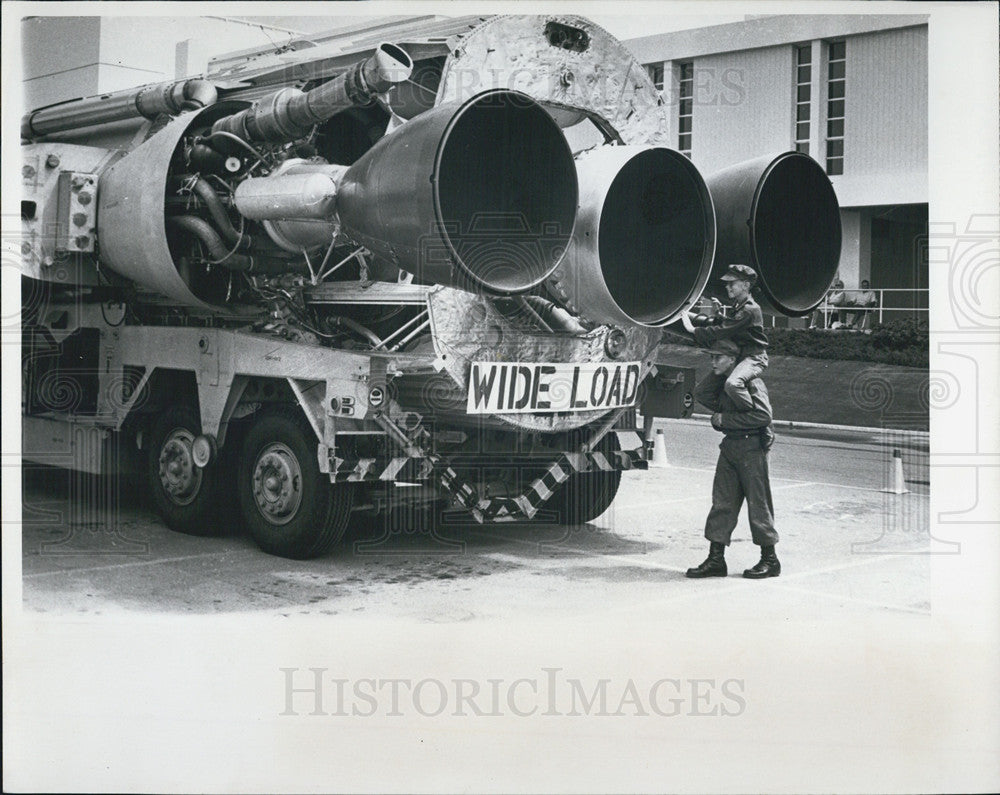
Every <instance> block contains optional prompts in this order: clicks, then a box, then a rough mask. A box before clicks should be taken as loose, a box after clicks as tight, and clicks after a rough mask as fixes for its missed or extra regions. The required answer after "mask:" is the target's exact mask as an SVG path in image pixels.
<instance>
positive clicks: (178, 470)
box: [160, 428, 202, 505]
mask: <svg viewBox="0 0 1000 795" xmlns="http://www.w3.org/2000/svg"><path fill="white" fill-rule="evenodd" d="M193 441H194V435H193V434H192V433H191V432H190V431H189V430H187V429H186V428H175V429H174V430H173V431H171V432H170V433H169V434H168V435H167V438H166V440H165V441H164V442H163V446H162V447H161V448H160V485H161V486H163V491H164V493H165V494H166V495H167V497H168V498H169V499H170V500H171V501H172V502H174V503H175V504H177V505H189V504H190V503H191V502H192V501H193V500H194V498H195V497H196V496H198V489H199V488H200V487H201V477H202V472H201V470H200V469H198V468H197V467H196V466H195V465H194V461H193V459H192V458H191V443H192V442H193Z"/></svg>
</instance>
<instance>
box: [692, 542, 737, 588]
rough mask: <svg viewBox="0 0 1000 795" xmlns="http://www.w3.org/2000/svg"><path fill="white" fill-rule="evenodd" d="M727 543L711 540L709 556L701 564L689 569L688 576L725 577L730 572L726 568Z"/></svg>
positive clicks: (693, 577) (695, 577)
mask: <svg viewBox="0 0 1000 795" xmlns="http://www.w3.org/2000/svg"><path fill="white" fill-rule="evenodd" d="M725 555H726V545H725V544H720V543H718V542H716V541H712V542H711V546H710V547H709V550H708V557H707V558H705V562H704V563H702V564H701V565H700V566H695V567H694V568H693V569H688V570H687V576H688V577H691V578H692V579H699V578H701V577H725V576H726V575H727V574H729V571H728V570H727V569H726V558H725Z"/></svg>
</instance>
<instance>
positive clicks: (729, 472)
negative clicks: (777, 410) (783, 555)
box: [705, 433, 778, 547]
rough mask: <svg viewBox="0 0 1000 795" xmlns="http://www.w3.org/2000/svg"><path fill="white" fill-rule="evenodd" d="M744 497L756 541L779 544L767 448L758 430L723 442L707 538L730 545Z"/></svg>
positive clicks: (754, 540)
mask: <svg viewBox="0 0 1000 795" xmlns="http://www.w3.org/2000/svg"><path fill="white" fill-rule="evenodd" d="M744 500H746V503H747V512H748V514H749V518H750V533H751V536H752V538H753V542H754V543H755V544H757V546H765V547H767V546H773V545H774V544H776V543H777V542H778V533H777V531H776V530H775V529H774V504H773V503H772V501H771V481H770V477H769V475H768V468H767V451H765V450H762V449H761V446H760V437H759V436H758V434H757V433H753V434H752V435H751V436H749V437H748V438H744V439H731V438H728V437H727V438H725V439H723V440H722V444H720V445H719V461H718V463H717V464H716V465H715V480H714V481H713V483H712V510H711V511H709V514H708V519H706V520H705V538H707V539H708V540H709V541H714V542H716V543H719V544H726V545H727V546H728V544H729V542H730V539H731V538H732V536H733V530H734V529H735V527H736V522H737V520H738V519H739V515H740V509H741V508H742V507H743V501H744Z"/></svg>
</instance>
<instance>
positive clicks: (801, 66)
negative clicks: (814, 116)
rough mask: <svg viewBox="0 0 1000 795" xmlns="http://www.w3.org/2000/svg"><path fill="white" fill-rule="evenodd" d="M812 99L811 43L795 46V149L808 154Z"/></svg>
mask: <svg viewBox="0 0 1000 795" xmlns="http://www.w3.org/2000/svg"><path fill="white" fill-rule="evenodd" d="M811 99H812V45H810V44H803V45H802V46H800V47H796V48H795V151H796V152H804V153H805V154H809V101H810V100H811Z"/></svg>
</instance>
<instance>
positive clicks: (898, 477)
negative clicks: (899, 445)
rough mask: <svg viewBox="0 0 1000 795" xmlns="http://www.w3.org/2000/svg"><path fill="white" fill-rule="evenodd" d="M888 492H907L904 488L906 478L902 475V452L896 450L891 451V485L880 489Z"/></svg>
mask: <svg viewBox="0 0 1000 795" xmlns="http://www.w3.org/2000/svg"><path fill="white" fill-rule="evenodd" d="M882 491H885V492H888V493H889V494H909V492H910V490H909V489H908V488H906V478H904V477H903V454H902V453H901V452H900V451H899V450H898V449H896V450H893V451H892V487H891V488H886V489H882Z"/></svg>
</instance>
